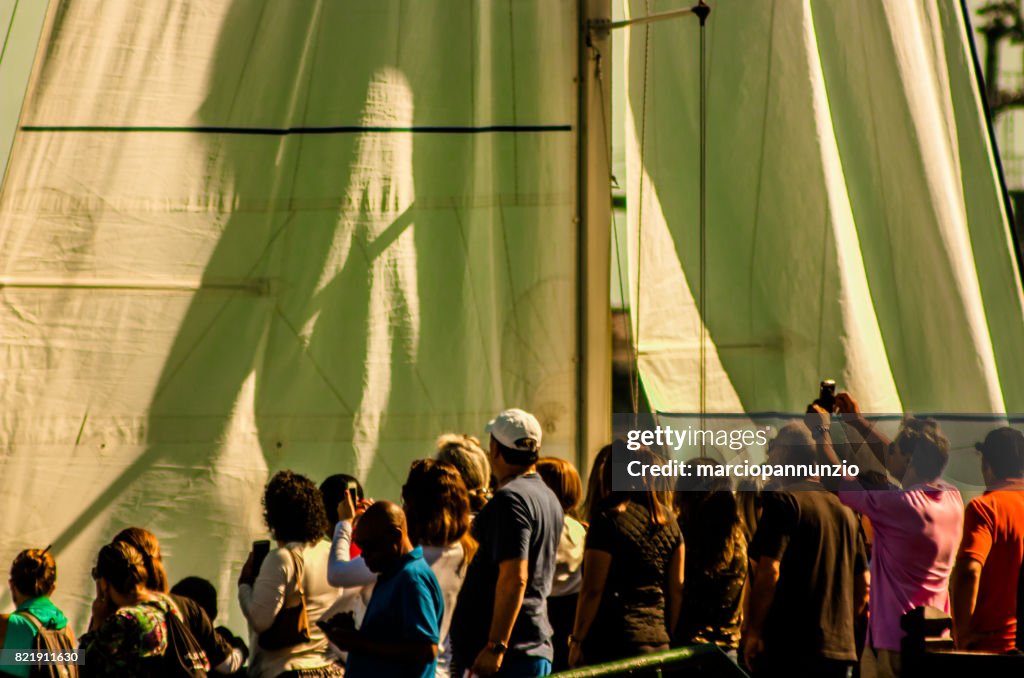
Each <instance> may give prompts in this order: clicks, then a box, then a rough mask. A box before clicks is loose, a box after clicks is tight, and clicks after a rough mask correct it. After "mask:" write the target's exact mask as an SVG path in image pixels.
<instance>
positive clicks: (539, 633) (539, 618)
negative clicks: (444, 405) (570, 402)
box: [450, 409, 563, 678]
mask: <svg viewBox="0 0 1024 678" xmlns="http://www.w3.org/2000/svg"><path fill="white" fill-rule="evenodd" d="M487 430H488V432H489V433H490V434H491V443H490V461H491V470H492V472H493V473H494V476H495V478H496V479H497V481H498V490H497V492H495V493H494V498H493V499H491V501H490V502H488V503H487V505H486V506H484V508H483V510H482V511H480V513H479V515H477V517H476V520H475V521H474V523H473V537H474V538H475V539H476V540H477V541H478V542H479V543H480V548H479V550H478V551H477V553H476V556H475V557H474V558H473V561H472V562H471V563H470V565H469V570H468V571H467V573H466V580H465V582H464V583H463V585H462V590H461V592H460V593H459V598H458V602H457V603H456V606H455V614H454V617H453V619H452V627H451V633H450V635H451V639H452V651H453V654H454V659H455V662H454V663H455V665H456V666H457V667H459V668H462V669H471V670H472V671H473V673H475V674H477V675H480V676H491V675H497V676H503V677H509V678H519V677H520V676H546V675H548V674H549V673H550V672H551V658H552V646H551V625H550V624H549V623H548V615H547V597H548V593H549V592H550V591H551V582H552V579H553V577H554V571H555V551H556V550H557V548H558V542H559V539H560V537H561V534H562V523H563V515H562V507H561V505H560V504H559V502H558V498H557V497H555V494H554V493H553V492H552V491H551V490H550V489H549V488H548V486H547V485H545V484H544V481H543V480H542V479H541V477H540V476H539V475H538V474H537V469H536V464H537V458H538V452H539V450H540V443H541V428H540V424H539V423H538V422H537V419H536V418H535V417H534V416H533V415H532V414H529V413H528V412H524V411H523V410H518V409H512V410H505V411H504V412H502V413H501V414H499V415H498V416H497V417H495V418H494V419H493V420H492V421H491V422H490V423H489V424H488V425H487Z"/></svg>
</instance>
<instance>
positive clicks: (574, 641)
mask: <svg viewBox="0 0 1024 678" xmlns="http://www.w3.org/2000/svg"><path fill="white" fill-rule="evenodd" d="M568 641H569V642H568V645H569V647H572V646H573V645H582V644H583V639H582V638H577V637H576V636H574V635H573V634H571V633H570V634H569V638H568Z"/></svg>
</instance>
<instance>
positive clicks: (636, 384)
mask: <svg viewBox="0 0 1024 678" xmlns="http://www.w3.org/2000/svg"><path fill="white" fill-rule="evenodd" d="M644 12H645V13H647V14H650V13H651V2H650V0H644ZM650 53H651V26H650V24H647V25H645V26H644V86H643V100H642V102H641V105H640V191H639V194H638V196H637V200H638V202H639V203H640V204H639V205H638V206H637V229H636V312H635V314H634V317H635V318H636V336H635V342H634V344H633V351H634V355H633V362H634V363H635V364H636V366H637V370H636V376H635V378H634V380H633V383H632V384H631V390H632V394H631V395H632V397H633V402H634V406H633V413H634V414H636V413H637V412H638V411H639V403H640V284H641V282H640V281H641V280H642V277H643V276H642V273H643V267H642V265H643V250H642V249H641V247H640V244H641V243H642V242H643V233H644V168H645V167H646V166H647V165H646V163H645V162H644V156H645V154H646V152H647V80H648V71H649V66H648V65H649V62H650Z"/></svg>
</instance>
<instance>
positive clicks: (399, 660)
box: [326, 501, 444, 678]
mask: <svg viewBox="0 0 1024 678" xmlns="http://www.w3.org/2000/svg"><path fill="white" fill-rule="evenodd" d="M355 543H356V545H357V546H359V548H360V549H361V550H362V556H363V560H364V561H365V562H366V566H367V567H368V568H369V569H370V570H371V571H373V572H376V573H377V583H376V584H375V585H374V588H373V595H372V596H371V597H370V602H369V604H368V605H367V607H366V615H365V616H364V617H363V624H362V626H361V627H360V628H359V630H358V631H355V630H351V629H344V628H339V627H336V626H332V625H331V624H330V622H329V623H328V628H327V629H326V631H327V635H328V637H329V638H330V639H331V640H332V641H333V642H334V644H335V645H337V646H338V647H340V648H341V649H343V650H348V653H349V654H348V663H347V664H346V666H345V675H346V676H347V677H348V678H363V677H364V676H365V677H366V678H377V677H378V676H394V677H395V678H432V677H433V675H434V672H435V670H436V668H437V644H438V642H439V641H440V628H441V615H442V613H443V612H444V601H443V599H442V597H441V587H440V585H438V583H437V577H435V576H434V573H433V571H432V570H431V569H430V566H429V565H427V563H426V561H425V560H423V549H421V548H420V547H418V546H417V547H416V548H413V546H412V544H411V543H410V542H409V535H408V532H407V530H406V522H405V514H404V513H403V512H402V509H401V508H400V507H399V506H397V505H395V504H392V503H391V502H389V501H379V502H377V503H375V504H374V505H373V506H371V507H370V508H368V509H367V510H366V513H364V514H363V515H362V517H361V518H360V519H359V523H358V524H357V525H356V531H355Z"/></svg>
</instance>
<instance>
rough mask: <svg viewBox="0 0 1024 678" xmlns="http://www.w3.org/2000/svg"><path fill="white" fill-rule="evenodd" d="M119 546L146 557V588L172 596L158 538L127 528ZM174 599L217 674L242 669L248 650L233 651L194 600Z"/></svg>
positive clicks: (119, 537)
mask: <svg viewBox="0 0 1024 678" xmlns="http://www.w3.org/2000/svg"><path fill="white" fill-rule="evenodd" d="M117 542H122V543H125V544H128V545H129V546H132V547H133V548H135V550H137V551H138V552H139V553H141V554H142V561H143V564H144V565H145V567H146V588H147V589H148V590H149V591H152V592H154V593H168V590H169V589H168V586H169V584H168V581H167V571H166V570H165V569H164V561H163V556H162V554H161V552H160V540H159V539H157V538H156V535H155V534H153V533H152V532H150V531H149V530H147V529H145V528H143V527H126V528H124V529H123V530H121V531H120V532H118V533H117V534H116V535H114V540H113V543H117ZM170 597H171V600H173V601H174V604H175V605H177V607H178V611H179V612H181V616H182V619H184V621H185V626H186V627H188V630H189V632H190V633H191V634H192V636H193V637H194V638H195V640H196V642H197V643H199V646H200V647H202V648H203V652H205V653H206V658H207V659H208V660H209V661H210V666H212V667H214V668H213V670H214V671H215V672H217V673H221V674H231V673H234V672H236V671H238V670H239V669H240V668H242V665H243V664H245V658H246V655H247V653H248V650H245V651H243V650H242V648H240V647H233V646H232V645H231V644H229V643H228V642H227V641H226V640H225V639H224V638H222V637H221V636H220V634H218V633H217V632H216V629H214V626H213V619H211V618H210V616H209V615H208V614H206V611H205V610H203V608H202V607H201V606H200V605H199V604H198V603H196V602H195V601H194V600H192V599H190V598H188V597H187V596H180V595H177V594H175V593H171V594H170Z"/></svg>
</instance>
